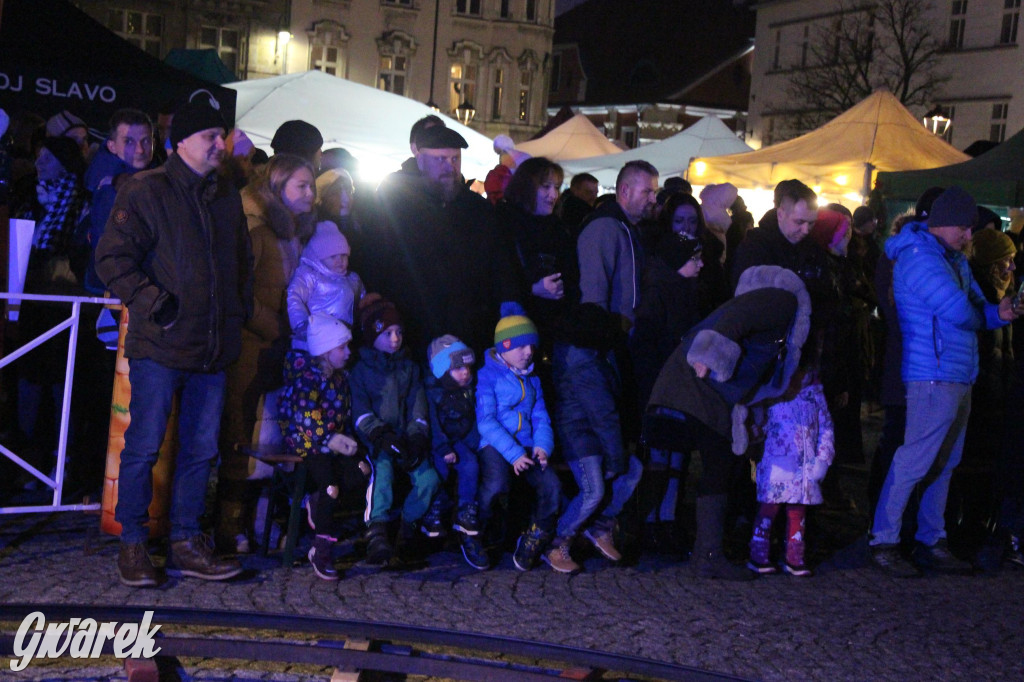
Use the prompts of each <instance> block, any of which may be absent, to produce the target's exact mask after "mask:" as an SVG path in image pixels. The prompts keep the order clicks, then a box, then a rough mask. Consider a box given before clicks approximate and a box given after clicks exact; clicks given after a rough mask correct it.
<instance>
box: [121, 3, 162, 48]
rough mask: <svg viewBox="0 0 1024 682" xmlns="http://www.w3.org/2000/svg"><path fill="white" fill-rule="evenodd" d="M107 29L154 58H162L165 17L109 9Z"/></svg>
mask: <svg viewBox="0 0 1024 682" xmlns="http://www.w3.org/2000/svg"><path fill="white" fill-rule="evenodd" d="M107 28H109V29H110V30H111V31H113V32H114V33H116V34H117V35H119V36H121V37H122V38H124V39H125V40H127V41H128V42H129V43H131V44H132V45H134V46H135V47H137V48H139V49H140V50H145V51H146V52H148V53H149V54H151V55H153V56H154V57H158V58H159V57H160V56H161V55H160V53H161V46H162V45H161V39H162V38H163V34H164V18H163V16H161V15H159V14H150V13H149V12H135V11H132V10H126V9H108V10H107Z"/></svg>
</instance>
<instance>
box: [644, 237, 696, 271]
mask: <svg viewBox="0 0 1024 682" xmlns="http://www.w3.org/2000/svg"><path fill="white" fill-rule="evenodd" d="M701 248H702V247H701V245H700V240H698V239H691V238H690V237H687V236H686V235H684V234H678V233H675V232H673V233H672V234H667V235H665V236H664V237H662V238H661V240H660V241H659V242H658V246H657V247H656V248H655V253H656V254H657V255H658V257H659V258H661V261H662V262H663V263H664V264H665V265H667V266H669V267H670V268H672V269H673V270H678V269H679V268H681V267H683V266H684V265H686V261H688V260H690V259H691V258H693V256H694V255H695V254H698V253H700V251H701Z"/></svg>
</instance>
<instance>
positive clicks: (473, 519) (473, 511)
mask: <svg viewBox="0 0 1024 682" xmlns="http://www.w3.org/2000/svg"><path fill="white" fill-rule="evenodd" d="M477 509H478V506H477V503H476V502H470V503H469V504H464V505H461V506H460V507H459V511H458V512H457V513H456V514H455V523H453V524H452V528H454V529H455V530H457V531H459V532H460V533H465V534H466V535H478V534H479V533H480V526H479V523H478V521H477Z"/></svg>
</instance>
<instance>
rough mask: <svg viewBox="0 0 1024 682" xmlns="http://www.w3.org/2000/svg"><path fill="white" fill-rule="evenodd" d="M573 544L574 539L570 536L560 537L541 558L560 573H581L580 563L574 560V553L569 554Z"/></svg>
mask: <svg viewBox="0 0 1024 682" xmlns="http://www.w3.org/2000/svg"><path fill="white" fill-rule="evenodd" d="M571 546H572V541H571V540H570V539H569V538H558V539H556V540H555V542H554V543H552V547H551V549H550V550H548V552H547V553H546V554H544V556H542V557H541V559H542V560H543V561H544V563H546V564H547V565H548V566H550V567H551V568H552V569H554V570H556V571H558V572H559V573H570V574H572V573H579V571H580V570H581V569H580V565H579V564H577V563H576V562H575V561H573V560H572V555H571V554H569V548H570V547H571Z"/></svg>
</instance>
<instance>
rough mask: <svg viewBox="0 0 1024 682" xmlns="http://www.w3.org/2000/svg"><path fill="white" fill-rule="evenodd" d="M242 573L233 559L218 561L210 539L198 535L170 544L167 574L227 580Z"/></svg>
mask: <svg viewBox="0 0 1024 682" xmlns="http://www.w3.org/2000/svg"><path fill="white" fill-rule="evenodd" d="M241 572H242V564H240V563H238V561H236V560H235V559H218V558H217V557H215V556H214V554H213V543H212V542H210V538H209V537H207V536H206V535H203V534H202V533H198V534H196V535H193V536H192V537H190V538H188V539H187V540H178V541H177V542H172V543H171V550H170V552H168V554H167V573H168V574H169V575H174V576H188V577H190V578H200V579H202V580H227V579H228V578H234V577H235V576H236V575H238V574H239V573H241Z"/></svg>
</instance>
